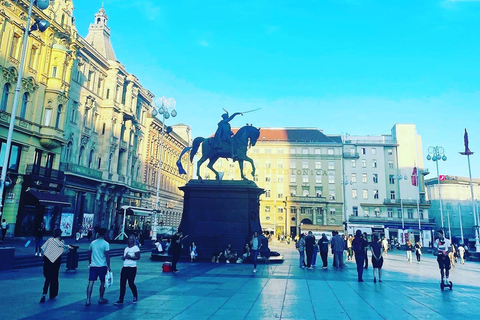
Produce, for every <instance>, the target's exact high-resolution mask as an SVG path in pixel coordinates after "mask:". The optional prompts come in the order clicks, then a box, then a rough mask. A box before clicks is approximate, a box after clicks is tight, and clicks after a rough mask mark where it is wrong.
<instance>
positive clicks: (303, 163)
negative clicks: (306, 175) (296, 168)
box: [302, 160, 308, 169]
mask: <svg viewBox="0 0 480 320" xmlns="http://www.w3.org/2000/svg"><path fill="white" fill-rule="evenodd" d="M302 169H308V160H302Z"/></svg>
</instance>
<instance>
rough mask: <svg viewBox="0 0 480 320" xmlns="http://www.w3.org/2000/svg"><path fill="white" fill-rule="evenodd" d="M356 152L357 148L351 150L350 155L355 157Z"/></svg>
mask: <svg viewBox="0 0 480 320" xmlns="http://www.w3.org/2000/svg"><path fill="white" fill-rule="evenodd" d="M355 151H357V150H355V148H350V155H352V156H354V155H355Z"/></svg>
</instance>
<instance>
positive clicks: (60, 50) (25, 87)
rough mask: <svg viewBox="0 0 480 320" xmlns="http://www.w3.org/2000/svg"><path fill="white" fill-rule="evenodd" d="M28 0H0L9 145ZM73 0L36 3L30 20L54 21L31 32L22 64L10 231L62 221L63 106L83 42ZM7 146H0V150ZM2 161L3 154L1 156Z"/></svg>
mask: <svg viewBox="0 0 480 320" xmlns="http://www.w3.org/2000/svg"><path fill="white" fill-rule="evenodd" d="M28 4H29V1H25V0H20V1H0V71H1V72H0V95H1V96H0V97H1V99H0V139H1V140H2V148H5V141H6V137H7V131H8V126H9V122H10V116H11V111H12V106H13V97H14V90H15V86H16V81H17V75H18V72H19V67H20V57H21V53H22V42H23V35H24V30H25V28H26V19H27V16H28V14H27V9H28ZM72 10H73V5H72V2H71V1H67V0H65V1H55V2H54V3H53V4H52V5H51V6H50V7H49V8H48V9H46V10H44V11H41V10H39V9H38V8H34V10H33V16H32V23H34V21H35V20H38V19H43V20H47V21H49V22H50V27H49V28H48V29H47V30H46V31H45V32H43V33H41V32H39V31H33V32H31V33H30V35H29V38H28V44H27V51H26V60H25V61H26V63H25V67H24V70H23V79H22V86H21V91H20V99H19V105H18V109H17V114H16V118H17V119H16V122H15V129H14V133H13V140H12V153H11V158H10V165H9V168H8V176H7V180H8V179H11V180H12V182H13V184H12V185H11V186H9V187H6V189H5V198H4V203H3V205H4V215H3V217H2V218H5V219H6V220H7V221H8V222H9V223H10V224H11V226H14V228H12V227H11V228H10V229H9V234H8V236H11V235H13V234H15V235H17V236H31V235H32V233H33V229H34V227H35V225H38V224H39V223H40V222H41V221H44V222H45V223H46V228H47V230H48V231H50V230H52V228H53V227H54V226H58V225H59V222H60V219H61V212H62V207H64V206H69V205H70V204H69V203H68V201H66V199H65V198H64V197H63V196H62V195H61V193H62V188H63V173H62V172H61V171H59V170H58V169H59V164H60V154H61V148H62V145H63V144H64V143H65V138H64V130H65V110H66V104H67V102H68V99H69V90H70V76H71V71H72V66H73V62H74V59H75V54H76V50H77V48H78V46H79V44H78V41H77V33H76V31H75V28H74V27H73V22H72V21H73V20H72ZM4 152H5V150H3V149H2V154H4ZM2 163H3V157H2Z"/></svg>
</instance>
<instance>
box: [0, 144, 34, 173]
mask: <svg viewBox="0 0 480 320" xmlns="http://www.w3.org/2000/svg"><path fill="white" fill-rule="evenodd" d="M6 149H7V143H6V142H2V147H1V150H0V159H2V163H1V164H0V167H1V166H3V159H5V150H6ZM20 155H21V147H19V146H17V145H15V144H12V145H11V148H10V161H9V162H8V169H9V170H10V171H14V172H18V166H19V164H20ZM39 166H40V164H39Z"/></svg>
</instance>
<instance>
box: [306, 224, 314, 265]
mask: <svg viewBox="0 0 480 320" xmlns="http://www.w3.org/2000/svg"><path fill="white" fill-rule="evenodd" d="M314 243H315V238H314V237H313V233H312V231H308V235H307V236H306V237H305V255H306V256H307V268H308V269H313V268H312V254H313V244H314Z"/></svg>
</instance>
